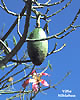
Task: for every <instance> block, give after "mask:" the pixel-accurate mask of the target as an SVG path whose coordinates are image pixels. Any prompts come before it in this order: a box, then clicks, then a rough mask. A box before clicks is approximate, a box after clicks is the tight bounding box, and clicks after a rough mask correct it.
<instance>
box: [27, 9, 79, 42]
mask: <svg viewBox="0 0 80 100" xmlns="http://www.w3.org/2000/svg"><path fill="white" fill-rule="evenodd" d="M79 14H80V9H79V11H78V12H77V14H76V16H75V18H74V19H73V21H72V22H71V24H70V25H69V26H68V27H67V28H65V29H64V30H63V31H61V32H59V33H57V34H55V35H52V36H48V37H47V38H44V39H28V38H27V39H26V42H29V41H30V42H34V41H43V40H49V39H52V38H56V39H62V38H63V37H65V36H67V35H68V34H69V33H70V32H72V31H75V28H77V27H80V25H77V26H73V24H74V23H75V21H76V20H77V18H78V16H79ZM70 28H72V30H70V31H69V32H67V33H66V34H65V35H63V36H62V37H58V36H59V35H62V34H63V33H64V32H66V31H67V30H68V29H70Z"/></svg>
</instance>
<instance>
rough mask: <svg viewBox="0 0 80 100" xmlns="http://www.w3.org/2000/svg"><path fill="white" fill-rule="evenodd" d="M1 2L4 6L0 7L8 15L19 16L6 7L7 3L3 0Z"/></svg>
mask: <svg viewBox="0 0 80 100" xmlns="http://www.w3.org/2000/svg"><path fill="white" fill-rule="evenodd" d="M1 2H2V4H3V6H1V5H0V7H1V8H2V9H4V10H5V11H6V12H7V13H8V14H11V15H14V16H18V14H16V13H14V12H12V11H10V10H8V8H7V7H6V5H5V3H4V1H3V0H1Z"/></svg>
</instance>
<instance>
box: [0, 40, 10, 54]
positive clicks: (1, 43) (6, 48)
mask: <svg viewBox="0 0 80 100" xmlns="http://www.w3.org/2000/svg"><path fill="white" fill-rule="evenodd" d="M0 45H2V46H3V47H4V49H5V50H6V51H7V52H8V53H9V52H11V49H10V48H8V47H7V46H6V44H5V43H4V42H3V41H2V40H1V39H0Z"/></svg>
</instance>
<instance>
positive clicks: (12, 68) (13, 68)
mask: <svg viewBox="0 0 80 100" xmlns="http://www.w3.org/2000/svg"><path fill="white" fill-rule="evenodd" d="M17 66H18V64H16V66H14V67H13V68H12V69H11V70H10V71H8V72H7V73H6V74H5V75H4V76H3V77H2V78H0V80H2V79H4V78H5V77H6V76H7V75H8V74H9V73H11V72H12V71H13V70H14V69H15V68H16V67H17Z"/></svg>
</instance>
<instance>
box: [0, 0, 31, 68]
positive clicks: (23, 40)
mask: <svg viewBox="0 0 80 100" xmlns="http://www.w3.org/2000/svg"><path fill="white" fill-rule="evenodd" d="M31 5H32V2H31V0H28V1H27V5H26V6H27V7H28V9H27V16H26V21H25V26H24V32H23V36H22V38H21V39H20V40H19V42H18V43H17V45H16V46H15V47H14V49H13V50H12V51H11V52H10V53H9V54H8V55H6V57H5V58H4V59H3V60H2V61H1V62H0V67H1V66H3V65H6V64H7V63H8V61H9V60H10V59H11V58H12V57H13V56H14V55H15V54H16V53H17V52H18V51H19V49H20V48H21V47H22V45H23V44H24V42H25V39H26V36H27V33H28V27H29V20H30V15H31Z"/></svg>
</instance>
